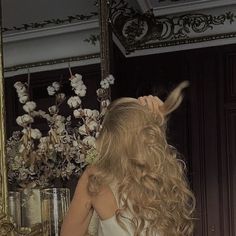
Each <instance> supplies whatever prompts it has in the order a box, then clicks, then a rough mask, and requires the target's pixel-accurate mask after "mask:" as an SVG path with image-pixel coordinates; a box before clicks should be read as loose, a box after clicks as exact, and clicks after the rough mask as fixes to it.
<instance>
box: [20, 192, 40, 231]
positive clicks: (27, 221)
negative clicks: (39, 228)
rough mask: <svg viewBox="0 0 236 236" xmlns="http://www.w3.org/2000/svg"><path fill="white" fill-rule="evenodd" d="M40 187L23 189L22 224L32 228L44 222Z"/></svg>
mask: <svg viewBox="0 0 236 236" xmlns="http://www.w3.org/2000/svg"><path fill="white" fill-rule="evenodd" d="M40 191H41V190H40V189H24V190H22V191H21V215H22V219H21V226H22V227H26V228H32V227H34V226H35V225H37V224H40V223H41V222H42V217H41V195H40Z"/></svg>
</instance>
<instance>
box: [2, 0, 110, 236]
mask: <svg viewBox="0 0 236 236" xmlns="http://www.w3.org/2000/svg"><path fill="white" fill-rule="evenodd" d="M99 5H100V8H99V9H100V16H99V17H100V48H101V49H100V58H101V78H102V79H103V78H105V77H106V76H107V75H108V74H109V69H110V65H109V32H108V18H109V14H108V12H109V1H108V0H107V1H104V0H99ZM1 10H2V9H1V3H0V11H1ZM0 17H2V16H1V15H0ZM0 27H1V28H2V26H0ZM2 43H3V41H2V33H1V37H0V46H1V51H0V130H1V132H0V235H1V236H5V235H9V234H10V233H11V232H12V233H13V235H41V227H40V226H36V227H35V228H32V229H22V230H21V231H18V230H17V229H16V228H15V227H14V224H13V223H12V222H11V220H10V216H9V215H8V204H7V202H8V185H7V171H6V169H7V168H6V154H5V153H6V149H5V142H6V125H5V101H4V77H3V53H2V51H3V50H2V48H3V44H2Z"/></svg>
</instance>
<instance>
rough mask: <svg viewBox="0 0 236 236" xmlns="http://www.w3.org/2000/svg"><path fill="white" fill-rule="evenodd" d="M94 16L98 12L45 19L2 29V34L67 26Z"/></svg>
mask: <svg viewBox="0 0 236 236" xmlns="http://www.w3.org/2000/svg"><path fill="white" fill-rule="evenodd" d="M95 16H98V12H91V13H90V14H89V15H82V14H77V15H75V16H67V17H66V18H64V19H59V18H58V19H47V20H44V21H41V22H32V23H25V24H22V25H21V26H12V27H11V28H10V27H9V28H7V27H3V28H2V32H3V34H4V33H8V32H19V31H27V30H33V29H42V28H45V27H53V26H58V25H68V24H71V23H76V22H81V21H88V20H92V19H94V17H95Z"/></svg>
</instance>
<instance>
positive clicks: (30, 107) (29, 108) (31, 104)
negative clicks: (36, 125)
mask: <svg viewBox="0 0 236 236" xmlns="http://www.w3.org/2000/svg"><path fill="white" fill-rule="evenodd" d="M35 108H36V103H35V102H32V101H30V102H26V104H25V105H24V106H23V109H24V110H25V111H26V112H28V113H30V112H31V111H34V109H35Z"/></svg>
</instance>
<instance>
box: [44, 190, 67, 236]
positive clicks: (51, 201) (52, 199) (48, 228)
mask: <svg viewBox="0 0 236 236" xmlns="http://www.w3.org/2000/svg"><path fill="white" fill-rule="evenodd" d="M41 201H42V224H43V236H59V235H60V230H61V224H62V222H63V219H64V217H65V214H66V212H67V210H68V207H69V203H70V190H69V189H67V188H48V189H43V190H42V191H41Z"/></svg>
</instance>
